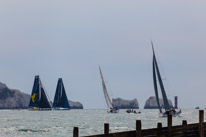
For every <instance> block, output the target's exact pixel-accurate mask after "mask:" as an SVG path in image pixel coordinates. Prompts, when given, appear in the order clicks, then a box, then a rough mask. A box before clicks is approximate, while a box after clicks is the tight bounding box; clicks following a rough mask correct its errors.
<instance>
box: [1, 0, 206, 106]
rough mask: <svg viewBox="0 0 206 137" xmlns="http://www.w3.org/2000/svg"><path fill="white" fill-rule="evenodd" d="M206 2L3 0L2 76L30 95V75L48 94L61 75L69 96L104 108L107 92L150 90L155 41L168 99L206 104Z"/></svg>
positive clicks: (134, 94)
mask: <svg viewBox="0 0 206 137" xmlns="http://www.w3.org/2000/svg"><path fill="white" fill-rule="evenodd" d="M205 7H206V1H204V0H200V1H196V0H172V1H167V0H142V1H139V0H112V1H111V0H61V1H59V0H45V1H42V0H29V1H28V0H18V1H17V0H13V1H12V0H11V1H10V0H1V1H0V64H1V65H0V81H1V82H3V83H6V84H7V86H8V87H9V88H12V89H19V90H20V91H22V92H25V93H28V94H31V91H32V86H33V82H34V76H35V75H40V78H41V80H42V83H43V85H44V87H45V89H46V91H47V93H48V95H49V98H50V100H53V98H54V93H55V89H56V85H57V80H58V78H59V77H62V78H63V82H64V85H65V88H66V92H67V95H68V99H69V100H72V101H79V102H81V103H83V105H84V108H88V109H95V108H106V102H105V100H104V94H103V90H102V85H101V78H100V75H99V70H98V67H99V66H101V68H102V73H103V76H104V79H105V82H106V85H107V88H108V92H109V95H110V97H111V98H116V97H120V98H123V99H134V98H137V100H138V102H139V106H140V108H143V107H144V105H145V101H146V100H147V99H148V98H149V97H150V96H154V87H153V81H152V48H151V44H150V42H151V40H152V41H153V43H154V47H155V52H156V56H157V59H158V62H159V67H160V71H161V74H162V77H163V79H164V81H163V82H164V84H165V88H166V93H167V96H168V98H169V99H171V100H172V101H173V100H174V99H173V98H174V96H178V97H179V106H180V107H181V108H195V107H196V106H200V107H201V108H205V107H206V100H205V98H206V61H205V59H206V15H205V14H206V8H205Z"/></svg>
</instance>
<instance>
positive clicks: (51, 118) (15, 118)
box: [0, 109, 199, 137]
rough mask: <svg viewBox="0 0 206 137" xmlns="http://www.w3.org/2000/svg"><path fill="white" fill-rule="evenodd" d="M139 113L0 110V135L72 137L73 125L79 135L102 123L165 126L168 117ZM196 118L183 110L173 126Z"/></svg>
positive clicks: (100, 128) (121, 127)
mask: <svg viewBox="0 0 206 137" xmlns="http://www.w3.org/2000/svg"><path fill="white" fill-rule="evenodd" d="M138 111H141V114H128V113H126V110H120V112H119V113H118V114H109V113H107V110H86V109H84V110H69V111H28V110H0V137H72V136H73V127H79V135H80V136H87V135H95V134H103V132H104V123H109V124H110V132H120V131H129V130H135V128H136V127H135V123H136V120H141V121H142V128H143V129H146V128H154V127H157V123H158V122H161V123H162V125H163V127H164V126H166V125H167V118H161V117H159V115H158V113H159V112H158V110H154V109H153V110H149V109H148V110H138ZM182 120H187V122H188V124H189V123H197V122H198V121H199V111H198V110H194V109H193V110H189V109H188V110H182V114H181V116H179V117H175V118H173V125H181V124H182Z"/></svg>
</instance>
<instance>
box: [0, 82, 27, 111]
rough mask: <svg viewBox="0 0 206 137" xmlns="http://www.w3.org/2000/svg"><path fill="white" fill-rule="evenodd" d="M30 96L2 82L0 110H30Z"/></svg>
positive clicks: (0, 85)
mask: <svg viewBox="0 0 206 137" xmlns="http://www.w3.org/2000/svg"><path fill="white" fill-rule="evenodd" d="M29 101H30V96H29V95H28V94H25V93H22V92H20V91H19V90H16V89H9V88H8V87H7V86H6V85H5V84H3V83H1V82H0V109H24V108H28V105H29Z"/></svg>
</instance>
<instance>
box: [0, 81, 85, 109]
mask: <svg viewBox="0 0 206 137" xmlns="http://www.w3.org/2000/svg"><path fill="white" fill-rule="evenodd" d="M29 101H30V95H28V94H25V93H23V92H20V91H19V90H16V89H10V88H8V87H7V86H6V84H3V83H1V82H0V109H26V108H28V106H29ZM50 104H52V102H51V101H50ZM69 104H70V106H71V109H83V105H82V104H81V103H80V102H73V101H69Z"/></svg>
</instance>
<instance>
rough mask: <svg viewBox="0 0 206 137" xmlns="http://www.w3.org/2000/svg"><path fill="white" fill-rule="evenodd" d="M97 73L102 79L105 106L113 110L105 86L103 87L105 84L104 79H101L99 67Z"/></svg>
mask: <svg viewBox="0 0 206 137" xmlns="http://www.w3.org/2000/svg"><path fill="white" fill-rule="evenodd" d="M99 72H100V75H101V79H102V87H103V92H104V97H105V100H106V103H107V106H108V108H110V109H114V107H113V105H112V102H111V100H110V98H109V95H108V92H107V88H106V85H105V83H104V78H103V75H102V71H101V68H100V67H99Z"/></svg>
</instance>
